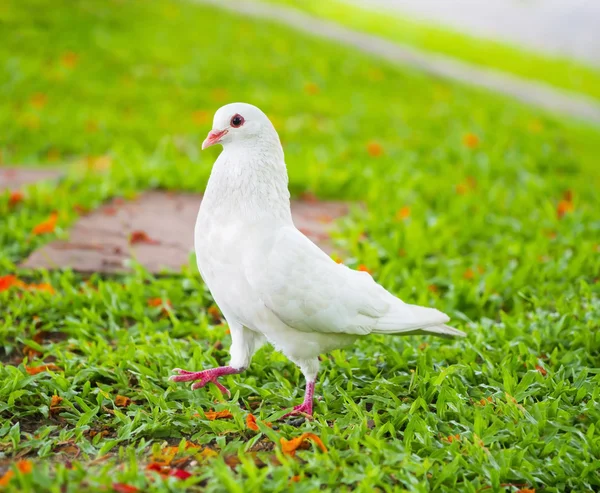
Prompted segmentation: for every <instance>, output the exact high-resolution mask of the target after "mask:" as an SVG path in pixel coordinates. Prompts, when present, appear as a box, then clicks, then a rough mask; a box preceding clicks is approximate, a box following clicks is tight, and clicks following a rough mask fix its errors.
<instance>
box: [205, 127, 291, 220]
mask: <svg viewBox="0 0 600 493" xmlns="http://www.w3.org/2000/svg"><path fill="white" fill-rule="evenodd" d="M203 205H206V207H207V209H208V210H210V213H211V214H214V215H217V216H218V217H220V218H223V220H226V219H227V218H231V219H241V220H242V221H244V222H246V223H250V222H254V221H264V220H269V221H276V222H277V223H280V224H281V223H283V224H289V223H291V222H292V217H291V212H290V193H289V190H288V176H287V170H286V167H285V161H284V156H283V149H282V148H281V144H280V143H279V139H278V138H277V139H276V141H275V140H273V141H265V142H262V143H261V144H255V145H252V146H250V145H248V144H247V143H246V144H244V145H237V146H236V145H228V146H227V147H226V148H225V149H223V152H222V153H221V155H220V156H219V158H218V159H217V161H216V162H215V164H214V166H213V169H212V172H211V175H210V179H209V182H208V186H207V188H206V195H205V198H204V200H203ZM213 217H214V216H213Z"/></svg>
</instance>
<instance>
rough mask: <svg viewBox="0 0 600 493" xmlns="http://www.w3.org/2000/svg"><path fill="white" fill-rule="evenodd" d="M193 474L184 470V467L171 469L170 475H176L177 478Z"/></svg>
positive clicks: (185, 477)
mask: <svg viewBox="0 0 600 493" xmlns="http://www.w3.org/2000/svg"><path fill="white" fill-rule="evenodd" d="M191 475H192V473H190V472H187V471H184V470H183V469H171V471H170V472H169V476H174V477H176V478H177V479H187V478H189V477H190V476H191Z"/></svg>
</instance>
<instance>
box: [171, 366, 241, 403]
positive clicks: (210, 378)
mask: <svg viewBox="0 0 600 493" xmlns="http://www.w3.org/2000/svg"><path fill="white" fill-rule="evenodd" d="M173 371H174V372H175V373H177V375H173V376H171V377H169V380H171V381H173V382H191V381H195V380H199V381H198V382H195V383H193V384H192V390H196V389H200V388H202V387H204V386H205V385H206V384H207V383H212V384H214V385H216V387H217V388H218V389H219V390H220V391H221V392H222V393H223V394H227V395H228V396H231V392H229V390H227V388H225V387H224V386H223V385H222V384H221V383H219V381H218V380H217V379H218V378H219V377H222V376H224V375H232V374H234V373H241V372H242V371H244V368H232V367H231V366H219V367H218V368H211V369H209V370H203V371H187V370H182V369H181V368H175V369H173Z"/></svg>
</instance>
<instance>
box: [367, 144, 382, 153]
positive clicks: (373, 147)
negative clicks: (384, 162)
mask: <svg viewBox="0 0 600 493" xmlns="http://www.w3.org/2000/svg"><path fill="white" fill-rule="evenodd" d="M367 152H368V153H369V155H370V156H373V157H378V156H381V155H382V154H383V146H382V145H381V144H380V143H379V142H374V141H372V142H369V143H368V144H367Z"/></svg>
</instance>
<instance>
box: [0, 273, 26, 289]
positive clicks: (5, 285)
mask: <svg viewBox="0 0 600 493" xmlns="http://www.w3.org/2000/svg"><path fill="white" fill-rule="evenodd" d="M12 287H19V288H22V287H25V283H24V282H23V281H21V280H20V279H19V278H18V277H17V276H13V275H12V274H9V275H6V276H0V291H7V290H9V289H10V288H12Z"/></svg>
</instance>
